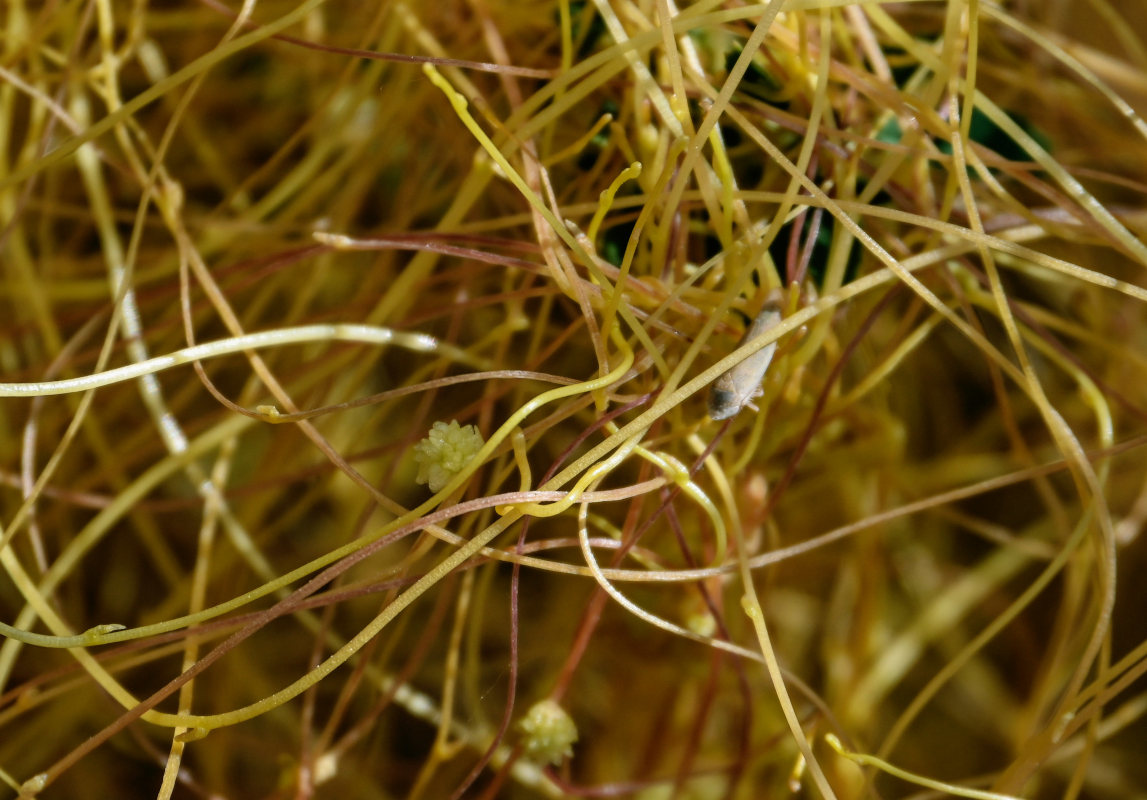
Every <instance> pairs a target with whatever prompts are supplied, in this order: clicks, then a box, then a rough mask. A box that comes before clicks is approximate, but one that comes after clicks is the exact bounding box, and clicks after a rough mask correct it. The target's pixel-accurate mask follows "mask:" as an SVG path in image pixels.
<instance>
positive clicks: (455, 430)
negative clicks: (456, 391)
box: [414, 420, 485, 492]
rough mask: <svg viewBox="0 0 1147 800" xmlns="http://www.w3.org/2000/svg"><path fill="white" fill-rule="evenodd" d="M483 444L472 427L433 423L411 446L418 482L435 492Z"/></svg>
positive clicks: (475, 428)
mask: <svg viewBox="0 0 1147 800" xmlns="http://www.w3.org/2000/svg"><path fill="white" fill-rule="evenodd" d="M483 444H485V442H484V440H483V439H482V434H480V433H478V428H477V427H475V426H474V425H466V426H465V427H463V426H461V425H459V424H458V420H450V424H449V425H447V424H446V423H445V422H435V423H434V424H433V425H432V426H431V428H430V433H428V434H427V435H426V438H425V439H423V440H422V441H421V442H419V443H418V444H416V445H414V460H415V461H416V462H418V476H417V477H416V478H415V480H416V481H418V482H419V483H425V484H429V486H430V491H432V492H437V491H439V490H440V489H441V488H442V487H443V486H445V485H446V484H447V483H449V482H450V479H451V478H453V477H454V476H455V475H457V474H458V473H459V472H461V471H462V468H463V467H465V466H466V465H467V464H468V463H469V462H470V459H472V458H473V457H474V455H475V454H476V453H477V452H478V451H479V450H481V449H482V445H483Z"/></svg>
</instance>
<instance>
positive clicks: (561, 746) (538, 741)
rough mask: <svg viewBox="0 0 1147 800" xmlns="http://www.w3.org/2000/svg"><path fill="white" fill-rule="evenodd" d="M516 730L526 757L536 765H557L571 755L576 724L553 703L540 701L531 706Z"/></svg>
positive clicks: (551, 701) (562, 709)
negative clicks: (519, 735)
mask: <svg viewBox="0 0 1147 800" xmlns="http://www.w3.org/2000/svg"><path fill="white" fill-rule="evenodd" d="M518 730H519V731H520V732H521V734H522V746H523V747H524V748H525V750H526V755H528V756H529V757H530V758H532V759H533V760H535V761H537V762H539V763H543V764H553V765H554V766H557V765H558V764H560V763H561V762H562V759H565V758H569V757H570V756H572V755H573V745H574V742H576V741H577V725H576V724H574V721H573V718H572V717H571V716H570V715H569V714H567V713H566V710H565V709H564V708H562V707H561V706H559V705H558V704H557V703H555V702H554V701H553V700H548V699H547V700H540V701H538V702H537V703H534V704H533V705H532V706H530V710H529V711H527V712H526V716H525V717H524V718H523V719H522V721H521V722H519V723H518Z"/></svg>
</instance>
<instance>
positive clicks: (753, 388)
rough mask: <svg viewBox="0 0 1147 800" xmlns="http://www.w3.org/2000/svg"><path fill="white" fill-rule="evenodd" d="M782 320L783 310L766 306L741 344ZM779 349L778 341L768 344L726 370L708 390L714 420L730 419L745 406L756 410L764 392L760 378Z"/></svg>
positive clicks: (710, 409) (710, 412)
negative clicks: (754, 402)
mask: <svg viewBox="0 0 1147 800" xmlns="http://www.w3.org/2000/svg"><path fill="white" fill-rule="evenodd" d="M780 321H781V314H780V312H779V311H776V310H775V309H773V308H766V309H765V310H763V311H762V312H761V313H760V314H757V318H756V319H754V320H753V324H752V325H750V326H749V329H748V330H747V331H745V336H744V338H743V339H741V344H747V343H748V342H751V341H753V340H754V339H756V338H757V337H758V336H760V335H761V334H763V333H764V332H765V331H767V330H768V329H769V328H771V327H773V326H774V325H776V324H777V323H778V322H780ZM776 351H777V344H776V342H773V343H772V344H768V345H765V346H764V347H762V348H761V349H760V350H758V351H757V352H755V353H753V354H752V355H751V356H749V357H748V358H746V359H745V360H744V361H742V362H741V363H740V364H738V365H737V366H735V367H733V368H732V369H731V370H729V371H728V372H726V373H725V374H724V375H722V376H721V377H720V378H718V379H717V382H716V383H714V384H713V388H712V389H710V390H709V416H710V417H711V418H712V419H715V420H722V419H729V418H730V417H735V416H736V415H737V414H738V413H740V411H741V409H742V408H744V407H745V406H748V407H749V408H751V409H753V410H754V411H757V410H758V409H757V407H756V406H755V405H753V400H754V399H755V398H757V397H760V396H761V395H762V394H763V393H764V392H763V390H762V389H761V381H762V380H764V378H765V372H766V371H767V370H768V369H769V362H771V361H772V360H773V354H774V353H775V352H776Z"/></svg>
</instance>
